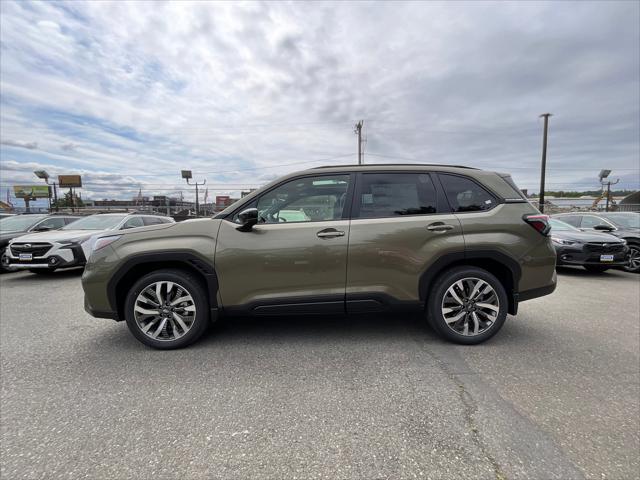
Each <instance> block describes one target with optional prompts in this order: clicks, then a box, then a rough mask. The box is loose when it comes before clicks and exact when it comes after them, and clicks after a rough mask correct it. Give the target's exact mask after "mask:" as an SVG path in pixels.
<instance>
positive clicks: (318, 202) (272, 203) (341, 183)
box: [256, 175, 349, 223]
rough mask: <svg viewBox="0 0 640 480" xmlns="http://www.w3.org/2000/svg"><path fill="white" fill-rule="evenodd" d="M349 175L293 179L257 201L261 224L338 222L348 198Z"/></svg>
mask: <svg viewBox="0 0 640 480" xmlns="http://www.w3.org/2000/svg"><path fill="white" fill-rule="evenodd" d="M348 186H349V175H330V176H319V177H305V178H298V179H296V180H291V181H290V182H287V183H285V184H283V185H280V186H279V187H276V188H274V189H273V190H271V191H270V192H267V193H265V194H264V195H263V196H261V197H260V198H259V199H258V202H257V205H256V208H257V209H258V212H259V213H258V215H259V217H258V218H259V221H260V223H284V222H321V221H327V220H339V219H341V218H342V212H343V210H344V206H345V200H346V198H347V187H348Z"/></svg>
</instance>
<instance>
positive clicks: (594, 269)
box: [584, 265, 611, 273]
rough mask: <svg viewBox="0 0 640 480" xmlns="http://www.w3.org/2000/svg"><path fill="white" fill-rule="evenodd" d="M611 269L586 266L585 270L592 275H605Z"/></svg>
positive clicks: (599, 266) (601, 266) (600, 266)
mask: <svg viewBox="0 0 640 480" xmlns="http://www.w3.org/2000/svg"><path fill="white" fill-rule="evenodd" d="M610 268H611V267H605V266H603V265H585V266H584V269H585V270H586V271H587V272H591V273H604V272H606V271H607V270H609V269H610Z"/></svg>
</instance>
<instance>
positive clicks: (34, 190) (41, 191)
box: [13, 185, 50, 198]
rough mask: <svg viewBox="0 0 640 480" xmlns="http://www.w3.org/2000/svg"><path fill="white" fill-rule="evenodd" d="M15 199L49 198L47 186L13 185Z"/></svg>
mask: <svg viewBox="0 0 640 480" xmlns="http://www.w3.org/2000/svg"><path fill="white" fill-rule="evenodd" d="M13 194H14V195H15V196H16V198H49V197H50V194H49V185H14V186H13Z"/></svg>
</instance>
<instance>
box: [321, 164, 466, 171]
mask: <svg viewBox="0 0 640 480" xmlns="http://www.w3.org/2000/svg"><path fill="white" fill-rule="evenodd" d="M338 167H348V168H352V167H452V168H467V169H469V170H478V169H477V168H475V167H467V166H465V165H449V164H446V163H367V164H366V165H359V164H352V165H322V166H320V167H313V168H311V169H310V170H318V169H321V168H338Z"/></svg>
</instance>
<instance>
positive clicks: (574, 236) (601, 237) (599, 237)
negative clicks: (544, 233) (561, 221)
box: [550, 229, 622, 243]
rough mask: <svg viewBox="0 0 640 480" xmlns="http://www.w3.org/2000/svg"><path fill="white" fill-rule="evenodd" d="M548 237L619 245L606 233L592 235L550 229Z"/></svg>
mask: <svg viewBox="0 0 640 480" xmlns="http://www.w3.org/2000/svg"><path fill="white" fill-rule="evenodd" d="M550 235H551V236H552V237H557V238H563V239H565V240H575V241H578V242H583V243H586V242H607V243H621V242H622V240H620V239H619V238H618V237H615V236H613V235H609V234H608V233H593V232H576V231H573V230H570V231H569V230H553V229H551V233H550Z"/></svg>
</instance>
